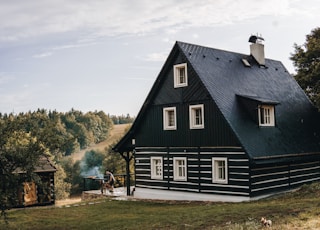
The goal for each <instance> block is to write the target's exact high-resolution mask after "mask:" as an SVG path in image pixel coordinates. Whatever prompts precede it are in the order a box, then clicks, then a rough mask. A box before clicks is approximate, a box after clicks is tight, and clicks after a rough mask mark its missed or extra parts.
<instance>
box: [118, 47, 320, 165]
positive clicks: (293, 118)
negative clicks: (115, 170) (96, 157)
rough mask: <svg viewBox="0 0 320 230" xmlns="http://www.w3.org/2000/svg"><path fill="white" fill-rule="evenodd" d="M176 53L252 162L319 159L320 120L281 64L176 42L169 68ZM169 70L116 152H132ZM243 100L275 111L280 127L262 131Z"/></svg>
mask: <svg viewBox="0 0 320 230" xmlns="http://www.w3.org/2000/svg"><path fill="white" fill-rule="evenodd" d="M248 50H249V47H248ZM176 52H182V53H183V54H184V56H185V57H186V59H187V61H188V66H191V68H193V70H194V71H195V72H196V73H197V75H198V76H199V78H200V80H201V81H202V83H203V85H204V87H205V88H206V90H207V91H208V92H209V94H210V95H211V98H212V100H213V101H215V103H216V105H217V106H218V108H219V109H220V111H221V112H222V114H223V116H224V117H225V119H226V121H227V122H228V124H229V126H230V128H231V129H232V130H233V132H234V133H235V135H236V136H237V138H238V139H239V141H240V143H241V144H242V147H243V148H244V149H245V151H246V152H247V153H248V155H249V157H250V158H251V160H253V161H254V162H256V161H260V162H263V161H264V160H265V159H267V160H270V159H277V158H281V159H282V160H287V159H289V158H290V159H294V158H295V159H300V157H304V156H310V155H312V156H314V154H315V155H316V157H319V153H320V138H319V135H320V131H319V128H318V127H319V125H318V124H319V123H320V122H319V121H320V119H319V114H318V112H317V110H316V109H315V108H314V106H313V105H312V103H311V102H310V100H309V99H308V97H307V96H306V95H305V93H304V91H303V90H302V89H301V88H300V86H299V85H298V84H297V82H296V81H295V80H294V78H293V77H292V76H291V75H290V74H289V73H288V71H287V70H286V68H285V67H284V66H283V64H282V63H281V62H280V61H275V60H271V59H266V60H265V66H259V65H258V64H257V63H256V62H255V60H254V59H253V58H252V57H251V56H250V55H248V54H241V53H235V52H229V51H224V50H219V49H214V48H209V47H204V46H199V45H194V44H188V43H184V42H176V44H175V46H174V47H173V49H172V51H171V53H170V55H169V57H168V60H167V63H168V62H170V61H171V60H172V57H171V56H174V54H175V53H176ZM242 59H246V60H247V61H248V62H249V63H250V67H249V66H248V65H246V63H245V62H243V60H242ZM166 68H171V66H169V67H168V66H167V65H166V64H165V65H164V67H163V68H162V70H161V72H160V74H159V76H158V79H157V80H156V81H155V83H154V85H153V87H152V89H151V91H150V92H149V94H148V96H147V98H146V100H145V102H144V104H143V106H142V108H141V110H140V112H139V114H138V116H137V118H136V120H135V122H134V123H133V125H132V127H131V129H130V130H129V132H128V133H127V134H126V135H125V136H124V137H123V138H122V139H121V140H120V141H119V142H118V143H117V145H116V146H115V147H114V150H115V151H119V152H123V151H130V150H132V148H133V146H132V144H131V138H132V137H133V136H134V132H135V130H136V129H138V127H139V123H140V122H141V120H143V119H144V118H143V116H144V112H145V111H146V110H147V108H148V106H149V103H150V101H152V98H153V96H154V95H155V94H156V93H157V92H158V88H159V87H160V84H161V76H162V72H163V71H165V69H166ZM241 99H244V100H251V101H254V102H257V103H261V104H272V105H275V113H276V126H275V127H259V125H258V124H257V121H255V120H253V119H252V117H251V116H249V115H248V111H247V108H246V107H245V106H243V104H242V103H241ZM278 160H279V159H278Z"/></svg>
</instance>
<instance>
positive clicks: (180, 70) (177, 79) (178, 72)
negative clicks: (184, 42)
mask: <svg viewBox="0 0 320 230" xmlns="http://www.w3.org/2000/svg"><path fill="white" fill-rule="evenodd" d="M173 76H174V88H179V87H185V86H188V71H187V63H182V64H178V65H174V66H173Z"/></svg>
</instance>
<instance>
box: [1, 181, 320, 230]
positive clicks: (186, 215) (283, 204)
mask: <svg viewBox="0 0 320 230" xmlns="http://www.w3.org/2000/svg"><path fill="white" fill-rule="evenodd" d="M8 214H9V224H8V225H7V224H5V223H4V221H3V220H0V229H34V230H35V229H68V230H69V229H90V230H93V229H263V228H262V226H261V224H260V218H261V217H262V216H265V217H267V218H269V219H271V220H272V222H273V226H272V228H271V229H320V183H315V184H312V185H308V186H303V187H302V188H300V189H299V190H298V191H296V192H291V193H287V194H283V195H279V196H277V197H272V198H267V199H263V200H259V201H254V202H242V203H217V202H173V201H147V200H128V201H123V200H122V201H121V200H112V199H109V198H105V199H102V200H101V199H100V200H95V201H90V202H82V203H79V204H76V205H71V206H70V207H67V206H64V207H60V208H59V207H53V206H51V207H36V208H25V209H16V210H11V211H9V212H8Z"/></svg>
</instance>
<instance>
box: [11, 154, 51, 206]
mask: <svg viewBox="0 0 320 230" xmlns="http://www.w3.org/2000/svg"><path fill="white" fill-rule="evenodd" d="M56 171H57V169H56V167H55V166H54V164H53V163H52V162H51V161H50V159H49V158H48V157H47V156H44V155H43V156H41V157H40V159H39V164H38V166H37V167H36V168H35V171H34V172H35V173H36V174H37V175H38V176H39V180H38V181H26V182H24V183H23V184H22V185H21V187H20V188H18V204H17V205H16V206H18V207H26V206H31V205H51V204H54V203H55V189H54V173H55V172H56ZM16 173H19V174H20V175H21V177H23V174H24V172H22V171H17V172H16Z"/></svg>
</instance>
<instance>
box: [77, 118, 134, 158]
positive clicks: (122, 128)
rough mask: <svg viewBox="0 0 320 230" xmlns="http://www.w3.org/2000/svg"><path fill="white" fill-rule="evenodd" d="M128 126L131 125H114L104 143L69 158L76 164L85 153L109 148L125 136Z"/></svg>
mask: <svg viewBox="0 0 320 230" xmlns="http://www.w3.org/2000/svg"><path fill="white" fill-rule="evenodd" d="M130 125H131V124H119V125H114V126H113V128H112V129H111V130H110V133H109V136H108V138H107V139H106V140H105V141H103V142H100V143H98V144H94V145H91V146H90V147H88V148H86V149H82V150H80V151H79V152H76V153H73V154H72V155H71V158H72V159H73V161H74V162H76V161H78V160H81V159H82V158H83V156H84V154H85V153H86V152H87V151H90V150H104V149H105V148H106V147H108V146H110V145H111V144H113V143H114V142H115V141H117V140H119V139H120V138H121V137H122V136H123V135H124V134H125V132H126V130H127V129H128V128H129V127H130Z"/></svg>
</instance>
